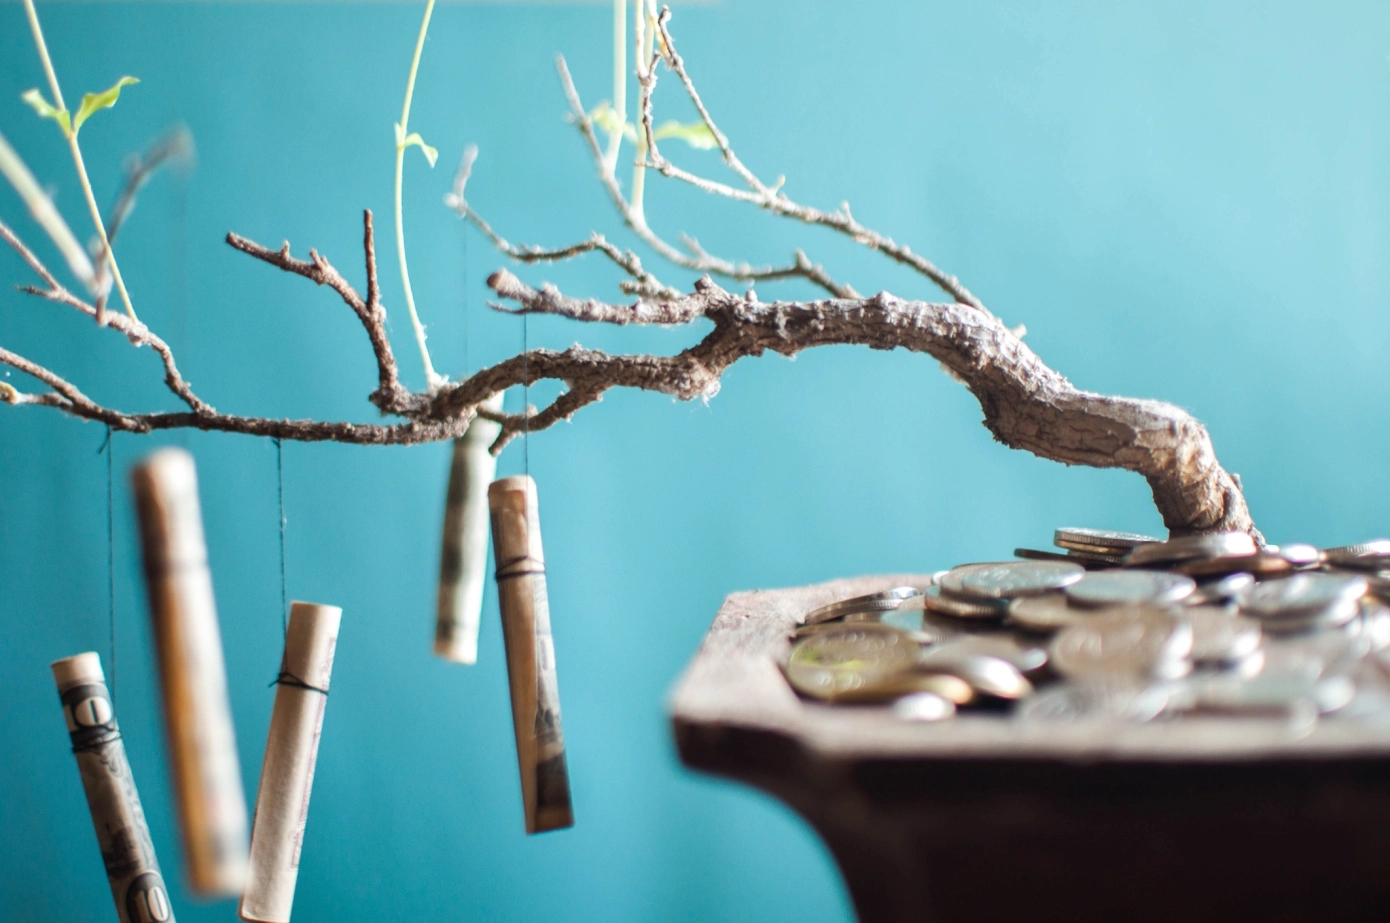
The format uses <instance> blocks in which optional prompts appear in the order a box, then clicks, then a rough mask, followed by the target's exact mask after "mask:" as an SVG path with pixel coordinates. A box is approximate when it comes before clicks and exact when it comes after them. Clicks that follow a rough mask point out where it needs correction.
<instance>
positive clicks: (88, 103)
mask: <svg viewBox="0 0 1390 923" xmlns="http://www.w3.org/2000/svg"><path fill="white" fill-rule="evenodd" d="M139 82H140V81H139V80H137V79H136V78H134V77H122V78H121V79H120V80H117V81H116V82H115V83H113V84H112V85H111V86H109V87H108V88H106V89H105V90H102V91H101V92H100V93H87V94H86V95H84V96H83V97H82V105H80V106H78V107H77V118H75V119H74V120H73V123H72V132H73V134H77V132H79V131H81V130H82V123H83V122H85V121H87V120H88V119H89V118H91V117H92V115H93V114H94V113H96V112H97V110H99V109H110V108H111V107H112V106H114V105H116V100H118V99H120V98H121V87H128V86H130V85H131V84H132V83H139Z"/></svg>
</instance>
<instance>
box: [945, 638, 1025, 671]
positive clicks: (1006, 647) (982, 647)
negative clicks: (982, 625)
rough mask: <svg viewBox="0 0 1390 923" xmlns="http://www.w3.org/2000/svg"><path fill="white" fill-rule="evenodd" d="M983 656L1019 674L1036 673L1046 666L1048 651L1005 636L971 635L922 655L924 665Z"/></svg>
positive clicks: (951, 641)
mask: <svg viewBox="0 0 1390 923" xmlns="http://www.w3.org/2000/svg"><path fill="white" fill-rule="evenodd" d="M975 654H980V655H983V656H987V657H998V658H999V659H1000V660H1005V661H1008V662H1009V663H1011V664H1013V665H1014V667H1015V668H1016V669H1017V670H1018V671H1019V672H1020V673H1035V672H1037V671H1038V670H1041V669H1042V668H1043V667H1045V666H1047V651H1046V650H1045V649H1044V648H1041V647H1038V646H1037V645H1034V644H1025V643H1022V642H1020V641H1019V640H1018V639H1016V638H1014V637H1013V636H1012V635H1010V634H1007V633H1005V632H1002V631H1001V632H994V633H992V634H987V635H969V636H964V637H959V638H953V639H951V640H950V641H946V642H944V643H943V644H941V645H940V646H938V647H934V648H932V649H931V650H929V651H926V652H925V653H923V655H922V663H923V665H925V666H927V667H930V666H931V665H932V664H934V663H941V662H947V661H950V660H951V659H953V658H959V657H968V656H972V655H975Z"/></svg>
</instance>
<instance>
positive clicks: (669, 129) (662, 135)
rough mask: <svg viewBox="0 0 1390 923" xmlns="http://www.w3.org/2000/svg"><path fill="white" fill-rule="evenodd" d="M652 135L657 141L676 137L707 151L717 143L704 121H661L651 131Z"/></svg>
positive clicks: (697, 148)
mask: <svg viewBox="0 0 1390 923" xmlns="http://www.w3.org/2000/svg"><path fill="white" fill-rule="evenodd" d="M652 137H653V138H655V139H656V140H658V141H665V140H666V139H667V138H676V139H677V140H680V141H684V142H685V143H686V144H688V145H690V146H691V147H693V148H695V149H696V150H701V151H708V150H710V149H712V148H714V147H716V146H718V143H719V142H717V141H715V139H714V132H712V131H710V130H709V126H708V125H706V124H705V123H704V122H687V123H685V124H681V123H680V122H663V123H662V124H660V125H658V126H657V127H656V128H655V129H654V130H653V131H652Z"/></svg>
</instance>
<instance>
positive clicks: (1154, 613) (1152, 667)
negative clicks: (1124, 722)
mask: <svg viewBox="0 0 1390 923" xmlns="http://www.w3.org/2000/svg"><path fill="white" fill-rule="evenodd" d="M1051 652H1052V667H1053V669H1055V670H1056V671H1057V672H1058V673H1061V674H1062V675H1064V676H1069V677H1095V676H1102V677H1103V676H1111V677H1114V676H1135V677H1148V676H1173V675H1175V674H1176V675H1181V673H1183V672H1186V669H1184V665H1186V666H1187V668H1188V669H1190V663H1189V661H1188V660H1187V657H1188V655H1189V654H1190V653H1191V652H1192V626H1191V625H1190V624H1188V623H1187V622H1184V621H1181V620H1180V619H1178V618H1176V617H1175V616H1174V615H1173V614H1172V613H1170V612H1167V611H1165V610H1161V609H1155V608H1153V607H1142V606H1128V607H1124V608H1119V609H1114V610H1111V611H1109V612H1105V613H1102V614H1100V615H1096V616H1094V617H1092V618H1089V619H1086V620H1085V621H1083V622H1078V623H1077V624H1075V625H1071V626H1069V627H1067V628H1064V629H1062V631H1061V633H1060V634H1058V635H1057V637H1056V638H1054V639H1053V641H1052V649H1051Z"/></svg>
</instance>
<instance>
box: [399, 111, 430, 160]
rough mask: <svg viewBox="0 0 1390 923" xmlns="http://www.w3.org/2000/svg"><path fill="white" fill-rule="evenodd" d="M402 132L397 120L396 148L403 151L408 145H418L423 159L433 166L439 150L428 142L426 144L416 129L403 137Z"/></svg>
mask: <svg viewBox="0 0 1390 923" xmlns="http://www.w3.org/2000/svg"><path fill="white" fill-rule="evenodd" d="M403 134H404V132H403V131H402V130H401V126H400V123H399V122H397V123H396V148H397V149H398V150H402V151H403V150H405V149H406V148H408V147H418V148H419V149H420V151H421V152H422V153H423V154H424V155H425V159H426V160H428V161H429V162H430V166H431V167H433V166H434V162H435V161H436V160H438V159H439V151H438V150H437V149H436V148H433V147H430V146H429V145H428V144H426V143H425V139H424V138H422V137H420V133H419V132H418V131H412V132H411V133H410V134H408V135H405V137H401V136H402V135H403Z"/></svg>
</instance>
